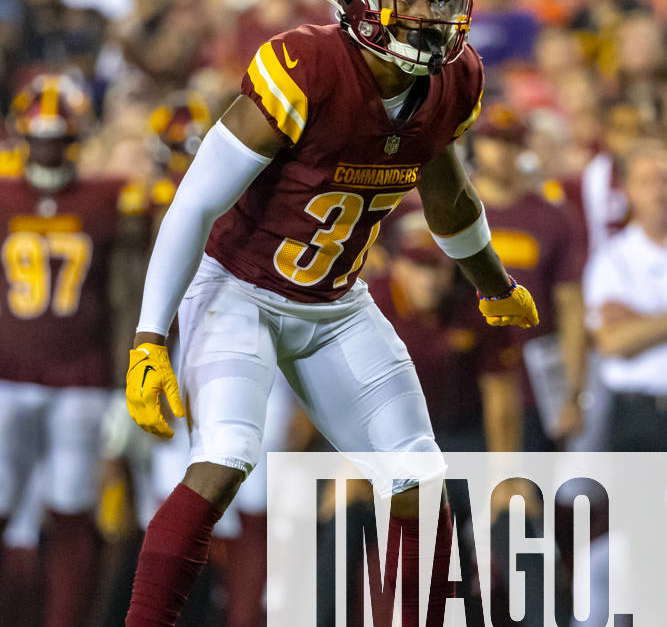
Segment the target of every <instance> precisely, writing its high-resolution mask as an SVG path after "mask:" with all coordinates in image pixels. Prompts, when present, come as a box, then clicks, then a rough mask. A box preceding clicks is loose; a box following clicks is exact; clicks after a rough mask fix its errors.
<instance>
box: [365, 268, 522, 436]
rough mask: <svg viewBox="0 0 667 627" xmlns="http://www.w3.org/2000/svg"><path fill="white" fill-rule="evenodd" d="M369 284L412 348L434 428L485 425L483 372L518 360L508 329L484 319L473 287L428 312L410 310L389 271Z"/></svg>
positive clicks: (501, 368) (511, 365) (504, 368)
mask: <svg viewBox="0 0 667 627" xmlns="http://www.w3.org/2000/svg"><path fill="white" fill-rule="evenodd" d="M369 287H370V290H371V294H372V295H373V299H374V300H375V302H376V303H377V305H378V307H380V309H381V310H382V313H383V314H384V315H385V316H386V317H387V318H388V319H389V321H390V322H391V323H392V325H393V326H394V328H395V329H396V332H397V333H398V335H399V336H400V338H401V339H402V340H403V341H404V342H405V344H406V346H407V348H408V352H409V353H410V357H412V361H413V362H414V364H415V368H416V369H417V375H418V376H419V381H420V383H421V386H422V389H423V390H424V396H425V397H426V403H427V405H428V411H429V415H430V416H431V421H432V423H433V428H434V430H435V431H436V433H442V432H448V433H452V432H454V431H456V430H458V429H466V428H470V427H473V426H476V427H479V428H480V429H481V428H482V415H483V414H482V396H481V392H480V387H479V380H480V377H482V376H483V375H484V374H489V373H497V372H503V371H507V370H509V369H512V368H516V366H517V365H518V360H519V356H518V351H517V349H516V345H515V344H514V343H513V342H512V337H511V334H510V333H509V330H508V329H504V328H497V327H490V326H488V325H487V324H486V322H485V321H484V319H483V318H482V316H480V315H479V311H478V310H477V299H476V298H475V293H474V290H473V289H472V287H470V288H468V287H467V286H466V287H464V288H461V293H460V294H458V296H459V297H457V298H449V299H448V301H447V302H446V303H444V304H443V309H442V311H441V312H439V313H433V314H430V315H425V314H415V313H413V312H411V311H410V309H409V307H408V306H407V304H406V301H405V297H404V296H402V290H401V288H400V285H399V284H398V283H397V282H395V281H392V279H391V277H389V276H385V277H382V278H378V279H377V280H374V281H371V283H370V285H369Z"/></svg>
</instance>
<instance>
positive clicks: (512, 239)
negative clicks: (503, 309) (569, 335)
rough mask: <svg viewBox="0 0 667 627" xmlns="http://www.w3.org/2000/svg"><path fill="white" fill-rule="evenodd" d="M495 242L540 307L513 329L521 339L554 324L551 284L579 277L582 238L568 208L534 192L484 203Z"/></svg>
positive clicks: (552, 328)
mask: <svg viewBox="0 0 667 627" xmlns="http://www.w3.org/2000/svg"><path fill="white" fill-rule="evenodd" d="M486 213H487V217H488V220H489V225H490V226H491V233H492V241H493V247H494V248H495V250H496V252H497V253H498V256H499V257H500V259H501V261H502V262H503V264H504V266H505V267H506V268H507V270H508V272H509V273H510V274H511V275H512V276H513V277H514V278H515V279H516V281H517V282H518V283H520V284H521V285H524V286H525V287H527V288H528V290H529V291H530V293H531V294H532V295H533V298H534V299H535V303H536V305H537V309H538V311H539V313H540V324H539V326H537V327H534V328H532V329H527V330H526V329H519V328H518V327H513V328H512V330H513V332H514V334H515V336H516V340H517V341H518V342H520V343H522V344H523V343H524V342H526V341H527V340H530V339H532V338H534V337H538V336H540V335H545V334H547V333H553V332H554V331H555V330H556V317H555V307H554V301H553V290H554V287H555V286H556V285H557V284H558V283H569V282H575V281H579V280H580V278H581V259H582V256H583V255H582V250H581V239H580V238H578V237H576V236H575V232H574V228H575V227H574V225H573V222H572V220H571V217H570V214H569V212H568V211H567V210H566V208H564V207H562V206H558V205H554V204H551V203H549V202H548V201H546V200H545V199H544V198H542V197H541V196H538V195H537V194H526V195H525V196H523V197H522V198H520V199H519V200H518V201H517V202H516V203H515V204H514V205H512V206H511V207H506V208H504V209H498V208H497V207H494V206H493V205H487V206H486Z"/></svg>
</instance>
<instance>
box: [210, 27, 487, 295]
mask: <svg viewBox="0 0 667 627" xmlns="http://www.w3.org/2000/svg"><path fill="white" fill-rule="evenodd" d="M415 88H416V89H422V90H423V92H424V94H425V96H424V100H423V102H422V103H421V106H419V108H418V109H417V110H416V111H415V112H414V114H413V115H412V116H411V117H410V118H409V119H408V120H407V121H401V120H396V121H394V120H391V119H390V118H389V117H388V116H387V113H386V111H385V109H384V106H383V103H382V100H381V96H380V92H379V90H378V87H377V84H376V82H375V79H374V77H373V75H372V73H371V71H370V69H369V67H368V65H367V64H366V62H365V61H364V59H363V56H362V53H361V50H360V48H359V46H358V45H357V44H355V43H354V41H353V40H352V39H351V38H350V37H349V36H348V35H347V34H346V33H345V32H344V31H343V30H341V28H340V27H339V26H338V25H331V26H303V27H301V28H298V29H296V30H292V31H288V32H286V33H284V34H282V35H278V36H277V37H275V38H274V39H272V40H271V41H270V42H268V43H266V44H264V45H263V46H262V47H261V48H260V49H259V51H258V52H257V54H256V55H255V57H254V59H253V61H252V63H251V64H250V67H249V69H248V72H247V73H246V75H245V77H244V79H243V93H244V94H246V95H247V96H249V97H250V98H252V99H253V100H254V101H255V103H256V104H257V106H258V107H259V108H260V110H261V111H262V112H263V114H264V115H265V116H266V118H267V120H268V121H269V123H270V124H272V125H273V126H274V128H275V129H276V130H277V131H278V132H279V133H280V134H281V136H282V137H284V140H285V146H284V149H282V150H281V151H280V152H279V153H278V155H277V156H276V157H275V159H274V160H273V162H272V163H271V164H270V165H269V166H268V167H267V168H266V170H264V172H262V174H260V176H259V177H258V178H257V179H256V180H255V181H254V182H253V184H252V185H251V186H250V187H249V188H248V190H247V191H246V193H245V194H244V195H243V196H242V197H241V198H240V200H239V201H238V202H237V203H236V205H235V206H234V207H233V208H232V209H231V210H230V211H229V212H228V213H227V214H225V215H224V216H223V217H221V218H220V219H219V220H218V221H217V222H216V223H215V225H214V227H213V230H212V232H211V235H210V237H209V240H208V243H207V246H206V252H207V254H209V255H211V256H212V257H214V258H215V259H217V260H218V261H219V262H220V263H222V264H223V265H224V266H225V267H226V268H228V269H229V270H230V271H231V272H232V273H233V274H235V275H236V276H237V277H239V278H240V279H243V280H245V281H249V282H250V283H254V284H256V285H258V286H260V287H263V288H266V289H269V290H272V291H274V292H277V293H279V294H282V295H283V296H286V297H287V298H291V299H294V300H298V301H302V302H326V301H332V300H334V299H336V298H339V297H340V296H342V295H343V294H344V293H345V292H346V291H347V290H349V289H350V287H351V286H352V285H353V284H354V282H355V280H356V278H357V275H358V274H359V271H360V270H361V268H362V266H363V264H364V261H365V258H366V254H367V252H368V249H369V248H370V247H371V246H372V244H373V242H374V241H375V240H376V238H377V236H378V233H379V230H380V221H381V220H382V218H384V217H385V216H387V215H388V214H389V213H391V211H393V210H394V209H395V208H396V207H397V206H398V204H399V203H400V201H401V199H402V198H403V196H404V195H405V194H406V193H407V192H408V191H410V190H411V189H413V188H414V187H415V186H416V185H417V183H418V182H419V180H420V177H421V173H422V169H423V167H424V165H425V164H426V163H428V162H429V161H431V160H432V159H433V158H435V157H436V156H437V155H438V154H440V153H441V152H442V151H443V150H444V148H445V147H446V146H447V144H449V143H450V142H451V141H452V140H453V139H454V138H455V137H457V136H458V135H460V134H462V133H463V132H464V131H465V130H466V129H467V128H468V127H469V126H470V125H471V124H472V123H473V122H474V120H475V119H476V117H477V115H478V113H479V109H480V106H481V104H480V100H481V94H482V89H483V70H482V63H481V61H480V58H479V56H478V55H477V53H476V52H475V51H474V50H473V49H472V48H470V47H467V48H466V50H465V51H464V53H463V55H462V56H461V57H460V58H459V59H458V60H457V61H456V62H454V63H451V64H449V65H447V66H445V67H444V68H443V70H442V72H441V73H440V74H439V75H437V76H431V77H423V78H421V79H418V80H417V86H416V87H415Z"/></svg>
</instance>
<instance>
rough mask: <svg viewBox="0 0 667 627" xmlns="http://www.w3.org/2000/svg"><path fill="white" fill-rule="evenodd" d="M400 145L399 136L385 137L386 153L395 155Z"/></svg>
mask: <svg viewBox="0 0 667 627" xmlns="http://www.w3.org/2000/svg"><path fill="white" fill-rule="evenodd" d="M400 145H401V138H400V137H399V136H398V135H392V136H391V137H387V143H386V144H385V145H384V151H385V152H386V153H387V154H388V155H395V154H396V153H397V152H398V149H399V147H400Z"/></svg>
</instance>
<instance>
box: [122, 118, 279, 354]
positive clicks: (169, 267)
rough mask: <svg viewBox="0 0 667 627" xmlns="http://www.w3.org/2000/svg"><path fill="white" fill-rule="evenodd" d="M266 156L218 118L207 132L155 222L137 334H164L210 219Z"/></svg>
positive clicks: (197, 260) (234, 197)
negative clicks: (157, 227) (157, 228)
mask: <svg viewBox="0 0 667 627" xmlns="http://www.w3.org/2000/svg"><path fill="white" fill-rule="evenodd" d="M270 161H271V159H269V158H267V157H264V156H261V155H259V154H257V153H255V152H253V151H252V150H250V149H249V148H248V147H247V146H245V145H244V144H242V143H241V142H240V141H239V140H238V139H237V138H236V137H235V136H234V135H233V134H232V133H231V132H230V131H229V130H228V129H226V128H225V127H224V126H223V125H222V124H221V123H220V122H218V123H217V124H216V125H215V126H214V127H213V128H212V129H211V130H210V131H209V132H208V133H207V135H206V137H205V138H204V141H203V142H202V145H201V146H200V148H199V151H198V152H197V155H196V157H195V159H194V161H193V162H192V165H191V166H190V168H189V169H188V171H187V173H186V175H185V177H184V178H183V181H182V182H181V185H180V186H179V188H178V191H177V192H176V196H175V197H174V201H173V202H172V204H171V206H170V207H169V210H168V211H167V214H166V215H165V217H164V220H163V221H162V224H161V226H160V231H159V233H158V236H157V239H156V241H155V246H154V248H153V254H152V255H151V260H150V263H149V265H148V272H147V274H146V281H145V284H144V295H143V301H142V305H141V316H140V318H139V325H138V327H137V334H138V335H139V334H152V335H151V336H142V337H152V338H153V339H161V338H162V339H163V336H166V335H167V333H168V331H169V327H170V326H171V323H172V320H173V319H174V316H175V315H176V310H177V308H178V305H179V303H180V302H181V299H182V298H183V295H184V294H185V291H186V290H187V288H188V285H189V284H190V282H191V281H192V278H193V277H194V275H195V272H196V271H197V267H198V266H199V263H200V261H201V258H202V255H203V252H204V246H205V244H206V239H207V238H208V235H209V233H210V231H211V228H212V226H213V223H214V222H215V220H216V219H217V218H219V217H220V216H221V215H223V214H224V213H225V212H226V211H228V210H229V209H230V208H231V207H232V206H233V205H234V203H235V202H236V201H237V199H238V198H239V196H240V195H241V194H242V193H243V192H244V191H245V190H246V188H247V187H248V186H249V185H250V184H251V183H252V181H253V180H254V179H255V178H256V177H257V176H258V175H259V173H260V172H261V171H262V170H263V169H264V168H265V167H266V166H267V165H268V164H269V162H270ZM137 339H138V338H135V342H136V341H137ZM155 343H158V342H155Z"/></svg>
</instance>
